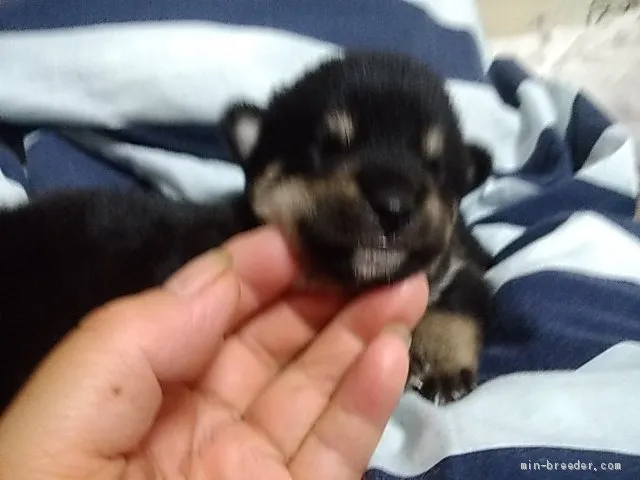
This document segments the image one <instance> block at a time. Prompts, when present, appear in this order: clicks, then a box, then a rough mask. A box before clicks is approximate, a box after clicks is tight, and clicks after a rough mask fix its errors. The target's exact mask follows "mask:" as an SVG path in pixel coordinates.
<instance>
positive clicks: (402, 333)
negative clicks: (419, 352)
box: [384, 323, 411, 350]
mask: <svg viewBox="0 0 640 480" xmlns="http://www.w3.org/2000/svg"><path fill="white" fill-rule="evenodd" d="M384 330H385V331H387V332H389V333H392V334H394V335H397V336H398V337H400V339H401V340H402V341H403V342H404V343H405V345H406V346H407V350H408V349H409V347H411V331H410V330H409V328H408V327H407V326H406V325H403V324H401V323H393V324H391V325H387V326H386V327H384Z"/></svg>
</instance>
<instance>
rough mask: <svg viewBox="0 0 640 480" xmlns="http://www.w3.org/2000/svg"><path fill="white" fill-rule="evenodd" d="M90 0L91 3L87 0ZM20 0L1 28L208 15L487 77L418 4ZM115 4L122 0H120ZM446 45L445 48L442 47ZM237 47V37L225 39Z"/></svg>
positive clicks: (462, 44) (463, 39) (460, 38)
mask: <svg viewBox="0 0 640 480" xmlns="http://www.w3.org/2000/svg"><path fill="white" fill-rule="evenodd" d="M89 5H90V6H89ZM89 5H87V2H86V1H82V0H58V1H57V2H56V8H55V9H52V8H50V6H48V5H47V2H44V1H33V2H32V1H29V2H19V3H17V4H13V5H11V3H10V4H9V6H8V7H5V8H4V10H5V11H4V14H3V15H2V16H1V17H0V30H11V29H15V30H31V29H49V28H63V27H70V26H78V25H93V24H97V23H116V22H132V21H142V22H150V21H164V20H172V21H175V20H193V19H198V20H210V21H216V22H224V23H228V24H234V25H257V26H264V27H273V28H277V29H282V30H287V31H290V32H296V33H300V34H302V35H306V36H310V37H314V38H317V39H319V40H324V41H327V42H331V43H335V44H338V45H341V46H343V47H345V48H366V49H371V48H380V49H386V50H394V51H398V52H402V53H406V54H410V55H413V56H415V57H417V58H422V59H423V60H425V61H427V62H428V63H429V64H430V65H432V66H433V68H434V69H435V70H437V71H438V72H440V73H441V74H442V75H445V76H448V77H458V78H463V79H465V80H479V79H482V78H483V68H482V63H481V61H480V56H479V55H478V53H479V52H478V51H477V48H476V46H475V42H474V40H473V38H472V37H471V35H470V34H469V33H468V32H465V31H456V30H452V29H447V28H443V27H442V26H441V25H440V24H439V23H437V22H435V21H434V20H433V19H432V18H430V17H429V16H428V15H426V14H425V13H424V12H423V11H421V10H419V9H418V8H416V7H415V6H413V5H411V4H409V3H405V2H398V1H393V0H357V1H349V2H345V1H343V0H329V1H324V2H318V1H316V0H278V1H277V2H256V1H255V0H222V1H218V2H216V3H215V5H212V3H211V2H209V1H206V0H196V1H193V0H192V1H189V2H175V1H171V0H156V1H154V2H124V1H122V2H117V3H116V4H114V2H113V1H110V0H99V1H98V0H93V1H92V2H90V4H89ZM116 5H117V6H116ZM442 45H446V46H447V48H446V50H445V49H443V48H442ZM221 48H229V49H232V48H233V46H232V45H225V46H221Z"/></svg>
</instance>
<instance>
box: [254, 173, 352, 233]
mask: <svg viewBox="0 0 640 480" xmlns="http://www.w3.org/2000/svg"><path fill="white" fill-rule="evenodd" d="M360 201H361V198H360V192H359V189H358V186H357V183H356V181H355V179H354V177H353V174H352V173H351V172H350V171H349V170H348V169H346V168H342V169H338V170H336V171H334V172H332V173H331V174H329V175H327V176H324V177H318V178H307V177H304V176H302V175H287V174H285V173H284V172H283V169H282V166H281V164H280V162H278V161H274V162H273V163H271V164H270V165H269V166H267V167H266V168H265V170H264V171H263V172H262V173H261V174H260V175H258V177H257V178H256V180H255V181H254V182H253V185H252V187H251V203H252V206H253V209H254V211H255V213H256V215H257V216H258V217H259V218H260V219H261V220H262V221H263V222H265V223H270V224H275V225H278V226H279V227H281V228H282V229H283V230H284V231H285V233H287V234H288V235H289V236H290V237H291V239H292V240H296V239H297V238H298V228H299V224H300V222H301V221H303V220H309V219H311V218H313V217H314V215H315V214H316V212H317V208H318V207H319V206H320V205H322V204H324V203H327V202H333V203H337V202H340V203H343V204H352V205H356V204H357V203H358V202H360Z"/></svg>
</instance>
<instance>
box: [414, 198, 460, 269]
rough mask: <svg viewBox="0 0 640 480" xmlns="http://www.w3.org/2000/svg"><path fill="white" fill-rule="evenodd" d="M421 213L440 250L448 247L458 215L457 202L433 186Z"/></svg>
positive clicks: (431, 236)
mask: <svg viewBox="0 0 640 480" xmlns="http://www.w3.org/2000/svg"><path fill="white" fill-rule="evenodd" d="M421 214H422V215H423V216H424V221H423V223H424V225H426V226H428V228H429V236H430V239H431V241H432V242H433V243H436V244H438V245H439V246H440V248H439V250H444V249H446V248H447V247H448V246H449V243H450V241H451V237H452V236H453V231H454V226H455V223H456V220H457V216H458V208H457V203H456V202H455V201H452V200H448V199H446V198H444V197H443V195H442V191H441V190H440V189H438V188H437V187H432V188H430V189H429V193H428V194H427V196H426V198H425V200H424V203H423V205H422V211H421ZM435 260H436V259H434V261H435Z"/></svg>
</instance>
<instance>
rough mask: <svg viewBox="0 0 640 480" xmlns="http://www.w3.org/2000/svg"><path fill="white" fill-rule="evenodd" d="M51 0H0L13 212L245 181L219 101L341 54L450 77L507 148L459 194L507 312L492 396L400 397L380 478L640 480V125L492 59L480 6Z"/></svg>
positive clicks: (7, 182) (266, 90) (6, 180)
mask: <svg viewBox="0 0 640 480" xmlns="http://www.w3.org/2000/svg"><path fill="white" fill-rule="evenodd" d="M46 3H47V2H44V1H41V0H33V1H29V2H22V1H18V0H7V1H5V2H2V3H0V138H2V141H3V142H4V146H2V144H1V143H0V170H1V172H2V176H1V177H0V204H2V205H3V206H4V207H6V208H10V207H11V206H13V205H18V204H20V203H23V202H28V201H29V198H31V197H33V196H34V195H38V194H40V193H42V192H44V191H48V190H52V189H69V188H76V187H90V186H103V187H109V188H124V189H129V188H133V189H153V190H157V191H160V192H162V193H163V194H165V195H167V196H168V197H172V198H188V199H191V200H193V201H210V200H215V199H216V198H217V197H218V196H220V195H222V194H224V193H226V192H228V191H230V190H237V189H240V188H242V186H243V181H244V180H243V177H242V172H241V171H240V170H239V169H238V168H237V167H235V166H234V165H232V164H230V163H228V155H227V152H226V151H225V149H224V148H223V146H222V144H221V142H220V138H219V135H218V132H217V131H216V127H215V125H216V121H217V120H218V119H219V117H220V115H221V113H222V111H223V110H224V108H225V106H226V105H228V104H229V103H230V102H232V101H235V100H237V99H239V98H241V97H244V98H247V99H249V100H252V101H254V102H256V103H258V104H263V103H265V102H266V100H267V98H268V96H269V94H270V93H271V92H272V91H273V90H274V89H275V88H278V87H279V86H281V85H285V84H287V83H288V82H290V81H292V80H293V79H294V78H296V77H297V76H298V75H299V74H300V73H301V72H302V71H304V70H305V69H306V68H309V67H312V66H314V65H316V64H317V63H318V62H319V61H321V60H322V59H324V58H326V57H328V56H333V55H341V54H342V52H343V51H344V50H345V49H347V48H367V49H370V48H380V49H386V50H395V51H400V52H404V53H408V54H411V55H413V56H415V57H417V58H419V59H422V60H423V61H425V62H426V63H428V64H429V65H431V66H432V68H434V69H435V70H436V71H438V72H439V73H440V74H442V75H443V76H445V77H446V78H447V88H448V89H449V92H450V93H451V95H452V98H453V101H454V104H455V107H456V109H457V110H458V112H459V114H460V117H461V127H462V130H463V132H464V135H465V136H466V137H467V138H468V139H470V140H472V141H474V142H477V143H479V144H481V145H483V146H485V147H486V148H487V149H488V150H489V151H490V152H491V154H492V156H493V160H494V166H493V174H492V176H491V177H490V178H489V180H488V181H487V182H486V183H485V184H484V185H482V186H481V187H479V188H478V189H477V190H476V191H474V192H472V193H471V194H469V196H468V197H467V198H465V200H464V202H463V206H462V207H463V214H464V217H465V219H466V220H467V221H468V223H469V224H470V225H472V227H473V232H474V234H475V235H476V236H477V238H478V239H479V240H480V242H481V243H482V244H483V245H484V246H485V247H486V248H487V249H488V250H489V251H490V252H491V253H492V254H493V255H494V256H495V257H496V260H497V264H496V266H495V267H494V268H492V269H491V270H490V271H489V272H488V273H487V278H488V279H489V281H490V283H491V285H492V286H493V288H494V290H495V299H496V311H495V316H494V318H493V322H494V324H493V327H492V328H491V330H490V332H489V335H488V338H487V343H486V348H485V352H484V355H483V358H482V366H481V384H480V386H479V387H478V388H477V390H475V391H474V392H473V393H472V394H470V395H469V396H468V397H466V398H464V399H462V400H461V401H458V402H456V403H453V404H451V405H448V406H444V407H442V406H441V407H438V406H435V405H433V404H431V403H429V402H427V401H425V400H422V399H420V398H419V397H418V396H416V395H414V394H412V393H407V394H406V395H404V396H403V398H402V399H401V401H400V403H399V405H398V406H397V409H396V411H395V413H394V416H393V417H392V419H391V420H390V422H389V424H388V426H387V429H386V431H385V434H384V436H383V438H382V440H381V442H380V444H379V445H378V448H377V450H376V453H375V455H374V457H373V459H372V461H371V464H370V469H369V471H368V472H367V474H366V478H369V479H379V480H382V479H385V480H387V479H396V478H416V479H418V478H420V479H443V480H463V479H464V480H466V479H469V478H474V479H475V478H478V479H492V480H503V479H504V480H515V479H520V478H522V479H525V478H527V479H529V478H535V477H539V478H553V479H555V478H560V479H562V478H567V479H569V478H571V479H574V478H579V479H581V480H582V479H591V478H594V479H595V478H617V479H628V480H636V479H637V478H640V410H639V409H638V408H637V398H638V396H639V395H640V223H638V222H634V221H633V220H632V216H633V212H634V205H635V199H636V197H637V195H638V184H639V181H638V172H637V170H636V168H635V162H636V156H635V152H634V149H633V139H632V137H631V135H630V133H629V131H628V129H627V128H625V126H623V125H622V124H620V123H617V122H615V121H612V120H611V119H610V118H609V117H608V116H607V115H606V114H605V113H604V112H603V111H601V110H599V109H598V108H597V107H596V106H595V105H594V103H593V102H591V101H590V100H589V98H587V97H585V96H584V95H583V94H582V93H580V92H579V91H577V90H575V89H573V88H570V87H566V86H563V85H561V84H559V83H556V82H554V81H553V80H550V79H542V78H537V77H534V76H532V75H530V74H528V73H527V72H526V71H525V70H523V69H522V68H521V66H520V65H518V64H517V63H516V62H514V61H512V60H509V59H504V58H500V59H492V58H491V56H490V55H489V52H488V51H487V49H486V43H485V40H484V37H483V32H482V28H481V26H480V21H479V16H478V13H477V11H476V7H475V4H474V2H473V1H472V0H447V2H440V1H437V0H369V1H364V0H354V1H352V2H343V1H342V0H327V1H324V2H318V1H316V0H296V1H293V0H278V1H275V2H256V1H253V0H233V1H231V0H229V1H225V0H218V1H216V2H210V1H204V0H193V1H191V2H183V3H180V4H179V5H178V3H176V2H169V1H168V0H159V1H156V2H144V3H143V2H128V3H125V2H112V1H108V0H83V1H82V2H80V1H79V0H58V2H56V9H55V10H53V9H50V8H46V5H45V4H46ZM21 158H22V159H23V160H25V163H24V165H23V164H22V163H21V161H20V160H21ZM2 234H3V235H10V234H11V232H2ZM0 245H1V243H0ZM25 267H28V259H25Z"/></svg>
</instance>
